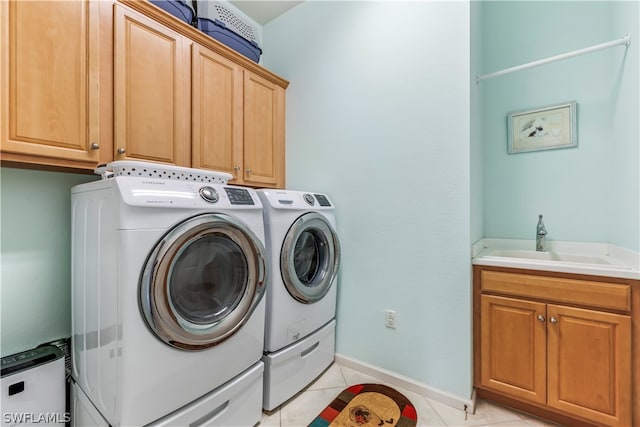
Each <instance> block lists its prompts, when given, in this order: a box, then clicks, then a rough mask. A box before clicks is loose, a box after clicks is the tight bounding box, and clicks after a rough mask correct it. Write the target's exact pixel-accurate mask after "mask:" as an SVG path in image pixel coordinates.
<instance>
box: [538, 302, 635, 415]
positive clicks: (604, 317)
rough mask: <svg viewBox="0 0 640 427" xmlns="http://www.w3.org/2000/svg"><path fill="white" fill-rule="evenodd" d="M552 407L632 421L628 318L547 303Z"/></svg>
mask: <svg viewBox="0 0 640 427" xmlns="http://www.w3.org/2000/svg"><path fill="white" fill-rule="evenodd" d="M547 314H548V316H549V324H548V364H549V370H548V375H549V377H548V405H549V406H551V407H554V408H557V409H561V410H563V411H566V412H569V413H572V414H576V415H579V416H582V417H584V418H587V419H589V420H593V421H597V422H600V423H603V424H606V425H611V426H630V425H631V319H630V317H629V316H623V315H618V314H610V313H603V312H599V311H593V310H584V309H578V308H569V307H563V306H556V305H551V304H550V305H548V307H547Z"/></svg>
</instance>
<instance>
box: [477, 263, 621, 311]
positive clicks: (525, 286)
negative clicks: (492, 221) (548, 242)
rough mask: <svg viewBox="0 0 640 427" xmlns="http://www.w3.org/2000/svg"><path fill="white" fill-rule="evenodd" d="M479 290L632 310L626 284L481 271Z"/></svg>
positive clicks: (611, 308)
mask: <svg viewBox="0 0 640 427" xmlns="http://www.w3.org/2000/svg"><path fill="white" fill-rule="evenodd" d="M480 287H481V290H482V292H495V293H498V294H502V295H510V296H519V297H525V298H535V299H540V300H546V301H554V302H562V303H566V304H577V305H585V306H590V307H596V308H602V309H606V310H616V311H624V312H630V311H631V286H630V285H625V284H617V283H607V282H597V281H592V280H581V279H566V278H560V277H549V276H537V275H533V274H520V273H508V272H503V271H490V270H482V274H481V280H480Z"/></svg>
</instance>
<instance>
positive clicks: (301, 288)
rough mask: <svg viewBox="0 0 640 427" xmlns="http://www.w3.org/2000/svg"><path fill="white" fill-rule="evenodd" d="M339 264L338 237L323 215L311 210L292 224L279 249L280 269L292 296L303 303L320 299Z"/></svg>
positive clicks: (327, 290) (328, 286)
mask: <svg viewBox="0 0 640 427" xmlns="http://www.w3.org/2000/svg"><path fill="white" fill-rule="evenodd" d="M339 263H340V244H339V242H338V236H337V234H336V232H335V230H334V229H333V227H331V225H330V224H329V223H328V222H327V219H326V218H325V217H324V216H322V215H320V214H318V213H315V212H310V213H307V214H304V215H302V216H301V217H299V218H298V219H297V220H296V221H295V222H294V223H293V225H291V228H289V231H288V232H287V235H286V236H285V239H284V242H283V244H282V250H281V251H280V272H281V274H282V280H283V282H284V285H285V287H286V288H287V291H289V293H290V294H291V296H292V297H294V298H295V299H296V300H298V301H300V302H302V303H305V304H311V303H314V302H316V301H319V300H321V299H322V297H324V296H325V295H326V294H327V292H329V289H331V285H332V283H333V280H334V279H335V277H336V273H337V272H338V265H339Z"/></svg>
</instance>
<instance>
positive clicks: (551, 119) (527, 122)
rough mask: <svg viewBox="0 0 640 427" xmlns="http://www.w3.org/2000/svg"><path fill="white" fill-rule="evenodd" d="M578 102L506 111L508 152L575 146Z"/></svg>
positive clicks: (576, 143) (576, 142) (576, 140)
mask: <svg viewBox="0 0 640 427" xmlns="http://www.w3.org/2000/svg"><path fill="white" fill-rule="evenodd" d="M577 105H578V104H577V102H576V101H570V102H565V103H562V104H556V105H548V106H545V107H540V108H535V109H530V110H520V111H512V112H510V113H508V114H507V135H508V137H507V151H508V153H509V154H515V153H525V152H529V151H540V150H552V149H557V148H570V147H577V146H578V132H577V123H576V110H577Z"/></svg>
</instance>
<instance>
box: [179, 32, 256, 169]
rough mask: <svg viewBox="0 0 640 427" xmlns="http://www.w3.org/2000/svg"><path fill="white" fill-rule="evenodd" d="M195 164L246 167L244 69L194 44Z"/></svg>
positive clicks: (192, 137)
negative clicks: (243, 100)
mask: <svg viewBox="0 0 640 427" xmlns="http://www.w3.org/2000/svg"><path fill="white" fill-rule="evenodd" d="M191 50H192V55H191V57H192V69H191V82H192V90H191V114H192V120H191V126H192V128H191V140H192V166H193V167H194V168H198V169H213V170H217V171H222V172H227V173H230V174H232V175H233V176H234V177H235V178H237V174H238V172H239V171H240V170H241V167H242V84H243V82H242V69H241V68H240V67H239V66H238V65H237V64H235V63H234V62H232V61H230V60H228V59H226V58H224V57H222V56H220V55H218V54H216V53H215V52H213V51H211V50H209V49H206V48H204V47H202V46H200V45H198V44H196V43H194V44H193V45H192V48H191Z"/></svg>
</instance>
